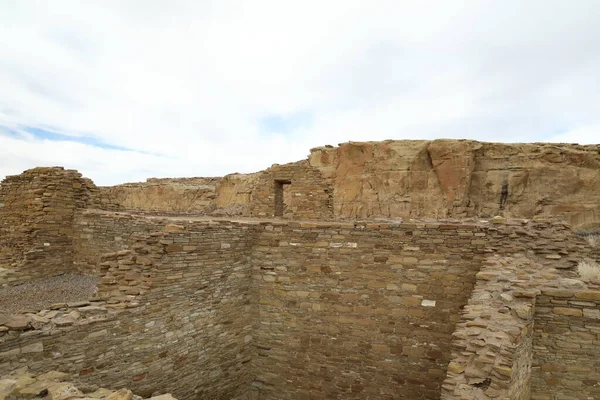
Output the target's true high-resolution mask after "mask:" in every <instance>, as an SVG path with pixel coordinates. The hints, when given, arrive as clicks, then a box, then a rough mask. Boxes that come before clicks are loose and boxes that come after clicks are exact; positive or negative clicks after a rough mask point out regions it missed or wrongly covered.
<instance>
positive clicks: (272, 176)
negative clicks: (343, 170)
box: [248, 161, 333, 220]
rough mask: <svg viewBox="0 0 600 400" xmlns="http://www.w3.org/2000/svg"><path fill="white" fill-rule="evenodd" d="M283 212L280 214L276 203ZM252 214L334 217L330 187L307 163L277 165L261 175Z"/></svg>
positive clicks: (310, 217)
mask: <svg viewBox="0 0 600 400" xmlns="http://www.w3.org/2000/svg"><path fill="white" fill-rule="evenodd" d="M278 200H279V203H280V204H279V207H280V211H281V213H280V214H279V215H277V212H276V210H277V209H278V205H277V202H278ZM248 208H249V215H250V216H254V217H273V216H282V217H284V218H288V219H303V220H307V219H309V220H310V219H319V220H327V219H332V218H333V203H332V199H331V188H330V187H329V185H328V184H327V183H326V182H325V181H324V180H323V178H322V176H321V173H320V172H319V170H318V169H317V168H313V167H310V166H309V165H308V163H307V162H306V161H301V162H298V163H293V164H285V165H274V166H272V167H271V168H269V169H267V170H265V171H263V172H261V173H260V175H259V178H258V182H257V184H256V186H255V188H254V190H253V192H252V197H251V203H250V204H249V207H248Z"/></svg>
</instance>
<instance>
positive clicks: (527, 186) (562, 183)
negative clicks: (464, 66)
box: [309, 140, 600, 224]
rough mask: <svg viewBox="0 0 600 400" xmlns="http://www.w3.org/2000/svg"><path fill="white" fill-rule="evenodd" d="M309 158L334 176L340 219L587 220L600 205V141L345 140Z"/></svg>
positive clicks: (326, 176)
mask: <svg viewBox="0 0 600 400" xmlns="http://www.w3.org/2000/svg"><path fill="white" fill-rule="evenodd" d="M309 161H310V164H311V165H313V166H316V167H318V168H319V169H320V170H321V171H322V173H323V175H324V177H325V178H326V179H329V180H330V182H331V185H332V186H333V204H334V211H335V215H336V216H338V217H341V218H369V217H407V216H419V217H438V218H439V217H448V216H452V217H465V216H486V215H497V214H501V215H508V216H520V217H527V218H531V217H533V216H547V215H567V216H568V217H569V218H570V219H577V218H579V219H578V220H577V222H578V223H580V224H582V223H586V222H591V221H590V220H592V221H593V220H594V219H595V216H596V215H597V214H598V213H597V212H594V210H596V209H597V208H598V206H599V205H600V145H590V146H580V145H573V144H548V143H532V144H502V143H482V142H476V141H467V140H434V141H385V142H367V143H344V144H342V145H340V146H339V147H336V148H327V147H321V148H316V149H313V150H312V151H311V154H310V156H309ZM586 216H587V218H586Z"/></svg>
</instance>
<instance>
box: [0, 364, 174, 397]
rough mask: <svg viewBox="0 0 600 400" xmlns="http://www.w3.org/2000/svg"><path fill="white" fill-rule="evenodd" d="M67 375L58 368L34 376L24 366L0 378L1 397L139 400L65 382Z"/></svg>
mask: <svg viewBox="0 0 600 400" xmlns="http://www.w3.org/2000/svg"><path fill="white" fill-rule="evenodd" d="M69 377H70V375H69V374H66V373H64V372H58V371H50V372H46V373H45V374H41V375H37V376H35V375H34V374H32V373H31V372H29V371H28V369H27V367H24V368H21V369H18V370H16V371H13V372H12V373H11V374H9V375H8V376H5V377H2V378H0V400H20V399H42V400H76V399H86V400H101V399H105V400H142V397H140V396H136V395H134V394H133V393H132V392H131V390H129V389H120V390H117V391H115V390H110V389H105V388H99V389H94V390H92V391H89V390H88V391H85V390H80V389H78V388H77V387H76V386H75V385H74V384H73V383H71V382H67V380H68V379H69ZM150 399H151V400H176V399H175V398H174V397H173V396H171V395H170V394H163V395H159V396H154V397H151V398H150Z"/></svg>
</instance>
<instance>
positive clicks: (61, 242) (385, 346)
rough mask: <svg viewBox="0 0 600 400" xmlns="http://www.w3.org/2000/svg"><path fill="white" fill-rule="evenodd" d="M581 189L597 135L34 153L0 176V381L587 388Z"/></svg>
mask: <svg viewBox="0 0 600 400" xmlns="http://www.w3.org/2000/svg"><path fill="white" fill-rule="evenodd" d="M599 199H600V146H579V145H549V144H527V145H503V144H493V143H479V142H472V141H433V142H425V141H400V142H392V141H388V142H381V143H347V144H343V145H340V146H339V147H324V148H318V149H314V150H313V151H312V152H311V156H310V157H309V159H308V160H305V161H301V162H297V163H291V164H286V165H275V166H273V167H272V168H270V169H268V170H266V171H262V172H259V173H256V174H246V175H241V174H234V175H229V176H226V177H224V178H185V179H154V180H149V181H148V182H146V183H143V184H127V185H119V186H115V187H104V188H103V187H96V186H95V185H94V184H93V182H92V181H91V180H89V179H85V178H82V176H81V174H79V173H78V172H77V171H74V170H65V169H63V168H60V167H52V168H34V169H31V170H28V171H25V172H24V173H23V174H21V175H17V176H10V177H7V178H6V179H5V180H4V181H3V182H2V184H1V185H0V376H1V377H3V378H2V379H1V380H0V398H1V399H4V398H11V397H10V396H13V398H26V397H27V398H33V397H36V396H38V397H42V396H41V394H44V395H47V396H50V398H59V397H60V396H53V395H52V393H50V392H49V391H48V390H47V389H44V390H46V392H45V393H42V392H39V391H38V392H36V390H35V388H32V385H34V384H36V383H35V382H37V379H36V378H35V376H36V375H40V374H41V375H43V376H45V375H44V374H49V373H50V372H49V371H53V370H56V371H60V373H61V374H64V375H61V376H63V377H64V379H67V378H68V379H69V380H71V381H72V382H74V384H75V385H77V386H78V387H80V388H82V389H81V392H79V391H78V392H77V394H76V395H73V396H67V397H62V398H61V400H62V399H63V398H76V397H93V398H108V397H110V396H113V398H111V400H113V399H114V397H118V394H119V393H121V394H123V393H124V392H123V391H118V392H112V391H105V392H102V391H101V393H103V394H98V388H100V387H111V388H114V389H115V390H116V389H122V388H131V389H132V390H133V392H135V393H136V394H138V395H139V397H140V398H148V397H152V396H158V395H162V394H164V393H172V394H173V396H175V397H176V398H179V399H194V398H198V399H228V400H229V399H234V400H241V399H260V400H264V399H537V400H542V399H544V400H545V399H548V400H549V399H586V400H587V399H596V398H600V357H599V356H600V280H596V279H594V278H593V277H592V278H589V277H588V278H585V279H583V278H582V277H581V276H580V275H579V274H578V271H577V265H578V264H579V263H580V262H581V261H583V260H589V261H590V262H594V261H598V260H600V249H599V248H598V247H593V246H592V245H590V242H588V241H586V240H585V238H584V237H583V236H582V234H593V233H595V232H596V233H597V232H598V230H597V229H596V227H597V226H598V225H597V224H598V218H597V215H598V214H597V210H598V207H599V205H600V201H599ZM25 367H27V368H28V372H23V371H24V368H25ZM19 373H20V374H21V375H19V376H20V377H19V378H18V379H14V376H16V375H15V374H19ZM11 374H12V375H11ZM23 374H25V375H24V376H25V378H23ZM53 374H59V372H53ZM11 377H13V378H11ZM19 379H20V380H19ZM29 379H33V381H30V380H29ZM17 380H18V381H19V382H21V383H20V384H19V385H20V386H18V388H17V389H18V390H17V389H15V387H16V386H15V385H17V384H16V383H11V385H13V386H12V389H11V390H12V391H13V392H11V393H13V394H11V395H7V394H6V393H4V392H2V389H1V384H2V382H8V381H11V382H17ZM23 382H25V383H23ZM27 382H29V383H27ZM7 385H8V384H7ZM52 387H54V386H52ZM15 390H17V391H16V392H15ZM123 390H124V389H123ZM34 392H35V393H34ZM15 393H16V394H15ZM2 396H4V397H2ZM7 396H8V397H7ZM15 396H17V397H15ZM19 396H21V397H19ZM127 396H129V398H132V396H133V395H132V394H131V392H128V395H127ZM114 400H117V399H114ZM127 400H129V399H127Z"/></svg>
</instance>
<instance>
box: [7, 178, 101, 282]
mask: <svg viewBox="0 0 600 400" xmlns="http://www.w3.org/2000/svg"><path fill="white" fill-rule="evenodd" d="M93 189H94V188H93V184H92V183H91V181H89V180H87V179H83V178H82V177H81V174H80V173H78V172H77V171H74V170H65V169H63V168H61V167H53V168H34V169H30V170H27V171H25V172H24V173H23V174H21V175H15V176H9V177H7V178H6V179H5V180H4V181H3V182H2V185H1V186H0V204H2V207H0V268H4V269H5V271H3V273H2V274H0V284H2V283H8V282H10V283H11V284H12V283H17V282H24V281H27V280H29V279H32V278H36V277H44V276H51V275H53V274H57V273H59V272H65V271H68V270H69V269H70V268H71V265H72V255H73V243H72V236H73V232H72V230H73V217H74V214H75V211H76V210H77V209H82V208H84V207H86V206H87V205H88V204H89V203H90V202H91V192H92V190H93Z"/></svg>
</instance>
